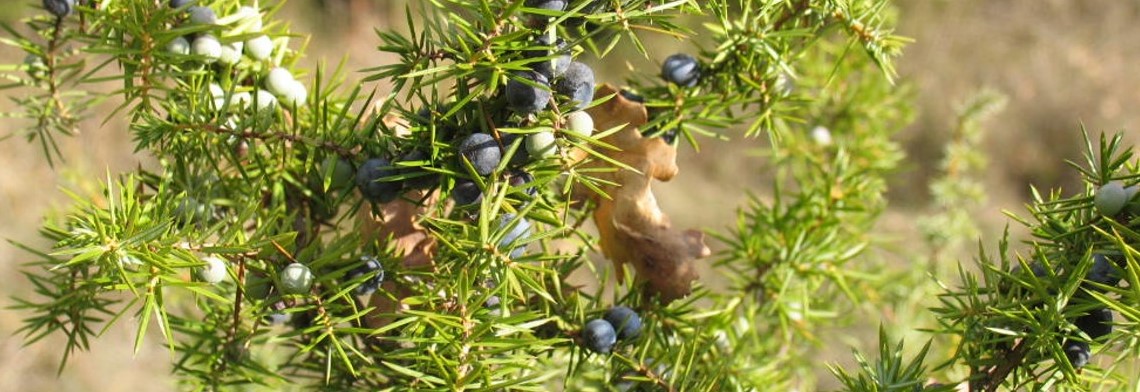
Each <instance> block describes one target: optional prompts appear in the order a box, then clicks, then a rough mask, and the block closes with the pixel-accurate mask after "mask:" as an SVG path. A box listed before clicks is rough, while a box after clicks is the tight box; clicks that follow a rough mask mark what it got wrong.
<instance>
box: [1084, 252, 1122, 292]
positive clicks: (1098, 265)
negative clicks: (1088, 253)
mask: <svg viewBox="0 0 1140 392" xmlns="http://www.w3.org/2000/svg"><path fill="white" fill-rule="evenodd" d="M1120 275H1121V274H1120V271H1118V270H1117V267H1116V263H1113V262H1112V260H1109V259H1108V257H1106V256H1105V255H1102V254H1099V253H1098V254H1094V255H1093V265H1092V268H1090V269H1089V272H1088V275H1085V279H1088V280H1089V281H1092V282H1096V283H1100V284H1103V285H1107V286H1116V284H1117V283H1120V279H1121V276H1120Z"/></svg>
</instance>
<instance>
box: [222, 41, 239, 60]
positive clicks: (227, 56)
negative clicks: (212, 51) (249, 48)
mask: <svg viewBox="0 0 1140 392" xmlns="http://www.w3.org/2000/svg"><path fill="white" fill-rule="evenodd" d="M240 44H241V42H234V43H231V44H225V45H222V51H221V53H220V54H219V55H218V62H219V63H222V64H225V65H234V64H237V63H238V62H240V61H241V49H242V45H240Z"/></svg>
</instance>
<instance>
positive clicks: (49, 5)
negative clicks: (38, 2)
mask: <svg viewBox="0 0 1140 392" xmlns="http://www.w3.org/2000/svg"><path fill="white" fill-rule="evenodd" d="M44 9H47V10H48V12H51V14H52V15H55V16H56V17H57V18H63V17H66V16H68V15H71V12H72V11H74V10H75V0H44Z"/></svg>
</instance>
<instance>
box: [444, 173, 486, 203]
mask: <svg viewBox="0 0 1140 392" xmlns="http://www.w3.org/2000/svg"><path fill="white" fill-rule="evenodd" d="M451 198H452V199H455V204H459V205H468V204H474V203H478V202H479V201H480V200H483V191H482V190H480V189H479V184H476V183H475V181H471V180H466V179H461V180H456V181H455V187H454V188H451Z"/></svg>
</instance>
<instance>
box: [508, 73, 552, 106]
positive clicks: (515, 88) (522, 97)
mask: <svg viewBox="0 0 1140 392" xmlns="http://www.w3.org/2000/svg"><path fill="white" fill-rule="evenodd" d="M520 79H525V80H528V81H530V82H531V84H527V83H524V82H522V81H521V80H520ZM548 86H550V79H548V78H547V77H546V76H544V75H543V74H541V73H538V72H534V71H520V72H516V73H515V77H514V78H510V79H509V80H507V87H506V96H507V106H508V107H510V108H511V110H513V111H514V112H515V113H519V114H531V113H538V112H540V111H542V109H545V108H546V105H547V104H548V103H550V90H549V87H548Z"/></svg>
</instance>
